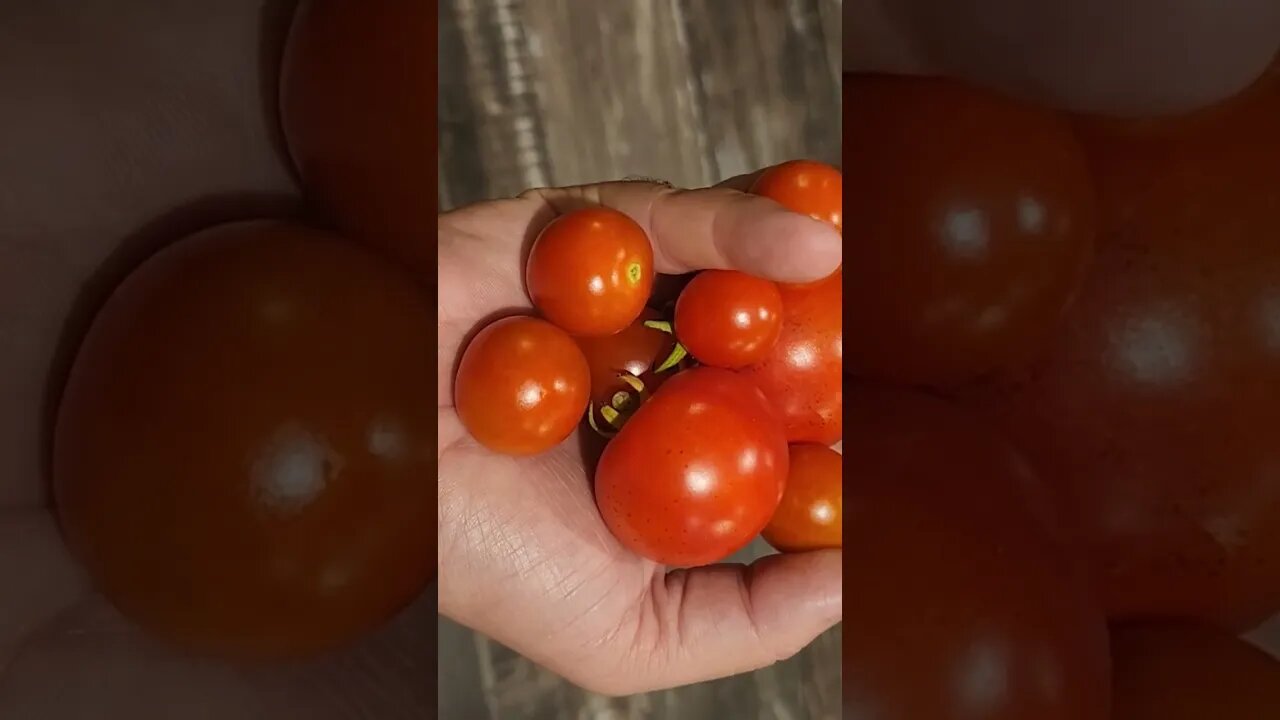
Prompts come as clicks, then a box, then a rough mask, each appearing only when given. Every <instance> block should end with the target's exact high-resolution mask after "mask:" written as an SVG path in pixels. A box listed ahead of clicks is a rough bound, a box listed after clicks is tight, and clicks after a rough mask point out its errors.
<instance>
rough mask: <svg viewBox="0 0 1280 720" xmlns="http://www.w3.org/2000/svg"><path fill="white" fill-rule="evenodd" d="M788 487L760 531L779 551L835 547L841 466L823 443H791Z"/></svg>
mask: <svg viewBox="0 0 1280 720" xmlns="http://www.w3.org/2000/svg"><path fill="white" fill-rule="evenodd" d="M787 467H788V470H787V488H786V490H785V491H784V492H783V493H782V502H780V503H779V504H778V509H777V510H776V511H775V512H774V514H773V519H771V520H770V521H769V524H768V525H767V526H766V527H765V529H764V531H763V532H762V533H761V535H762V536H763V537H764V539H765V541H766V542H768V543H769V544H770V545H772V546H773V547H775V548H777V549H778V550H780V551H782V552H801V551H804V550H818V549H822V548H838V547H840V546H841V544H842V533H843V531H844V466H843V463H842V458H841V456H840V453H838V452H836V451H835V450H832V449H831V448H829V447H827V446H826V445H813V444H807V443H806V444H801V445H792V446H791V447H790V449H789V451H788V462H787Z"/></svg>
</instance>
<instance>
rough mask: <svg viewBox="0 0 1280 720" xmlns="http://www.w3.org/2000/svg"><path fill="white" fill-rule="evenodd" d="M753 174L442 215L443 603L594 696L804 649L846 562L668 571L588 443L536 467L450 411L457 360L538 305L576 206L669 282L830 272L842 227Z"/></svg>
mask: <svg viewBox="0 0 1280 720" xmlns="http://www.w3.org/2000/svg"><path fill="white" fill-rule="evenodd" d="M750 180H751V178H750V177H742V178H735V179H734V180H730V181H728V182H726V183H725V184H723V185H721V186H718V187H716V188H709V189H703V190H694V191H679V190H672V189H669V188H667V187H665V186H663V185H659V184H656V183H648V182H616V183H606V184H602V185H594V186H584V187H577V188H567V189H557V190H536V191H531V192H528V193H525V194H524V195H522V196H521V197H520V198H517V199H513V200H500V201H494V202H489V203H482V204H479V205H474V206H471V207H468V208H464V209H462V210H458V211H455V212H453V213H449V214H446V215H444V216H442V217H441V218H440V221H439V239H440V252H439V261H440V272H439V278H440V286H439V311H440V315H439V331H440V351H439V352H440V355H439V368H440V372H439V393H440V398H441V403H440V418H439V419H440V440H439V459H440V470H439V479H440V495H439V513H440V515H439V528H440V538H439V553H440V582H439V589H440V591H439V599H440V611H441V612H442V613H443V614H445V615H448V616H449V617H451V618H453V619H454V620H457V621H458V622H461V623H462V624H464V625H468V626H470V627H473V628H475V629H478V630H480V631H481V632H484V633H486V634H488V635H490V636H492V637H494V638H495V639H497V640H499V641H501V642H503V643H505V644H507V645H509V646H511V647H512V648H514V649H516V650H518V651H520V652H522V653H524V654H526V655H528V656H530V657H531V658H533V659H534V660H537V661H539V662H541V663H543V664H545V665H546V666H548V667H549V668H551V669H553V670H555V671H557V672H559V673H561V674H563V675H565V676H566V677H568V678H569V679H571V680H574V681H575V682H577V683H579V684H581V685H583V686H585V687H588V688H590V689H593V690H597V691H600V692H605V693H610V694H623V693H631V692H638V691H642V690H648V689H652V688H658V687H671V686H676V685H680V684H684V683H689V682H695V681H699V680H705V679H709V678H714V677H720V676H724V675H729V674H733V673H736V672H742V671H746V670H750V669H754V668H757V667H761V666H764V665H767V664H770V663H772V662H774V661H777V660H779V659H782V658H785V657H788V656H790V655H792V654H794V653H795V652H797V651H798V650H800V649H801V648H802V647H804V645H806V644H807V643H808V642H809V641H811V640H812V639H813V638H814V637H815V636H817V635H818V634H819V633H821V632H822V631H823V630H826V629H827V628H828V627H830V626H831V625H832V624H834V623H835V622H836V621H838V620H839V618H840V600H841V592H840V580H841V575H840V553H839V551H824V552H815V553H808V554H802V555H795V556H787V557H782V556H773V557H769V558H765V559H763V560H761V561H758V562H757V563H755V564H754V565H752V566H750V567H744V566H718V567H714V568H706V569H699V570H692V571H684V570H680V571H674V572H668V571H667V569H666V568H664V567H663V566H661V565H657V564H655V563H653V562H651V561H649V560H646V559H644V558H641V557H639V556H637V555H635V554H633V553H631V552H630V551H628V550H627V549H625V548H623V547H622V546H621V545H620V544H619V543H618V542H617V541H616V540H615V539H614V538H613V537H612V536H611V535H610V534H609V532H608V530H607V529H606V527H605V525H604V523H603V522H602V521H601V519H600V516H599V514H598V512H597V511H596V508H595V503H594V500H593V498H592V493H591V487H590V484H589V480H588V475H587V472H586V468H585V467H584V459H583V457H584V452H583V449H582V448H581V447H580V445H581V442H580V441H585V440H586V439H585V438H579V437H578V436H577V435H576V434H575V436H573V437H571V438H569V440H567V441H566V442H564V443H562V444H561V445H560V446H558V447H556V448H554V449H553V450H551V451H549V452H547V453H544V454H542V455H539V456H536V457H531V458H514V457H505V456H500V455H496V454H494V453H491V452H489V451H487V450H485V449H484V448H482V447H481V446H479V445H478V444H476V443H475V442H474V441H473V440H472V439H471V438H470V437H469V436H468V435H467V433H466V431H465V429H464V428H463V427H462V425H461V423H460V421H459V420H458V417H457V414H456V413H455V412H454V410H453V407H452V379H453V368H454V366H455V364H456V361H457V357H458V354H459V352H460V351H461V349H462V348H463V347H464V345H465V342H466V340H467V338H468V337H469V336H470V334H471V333H473V332H474V331H476V330H478V329H479V328H480V327H482V326H483V325H484V324H486V323H487V322H488V321H490V320H492V319H493V318H495V317H497V316H500V315H504V314H514V313H521V312H531V310H530V308H529V302H528V299H527V296H526V295H525V292H524V289H523V282H522V278H523V272H522V258H523V250H524V249H525V248H527V246H528V243H529V242H531V241H532V239H533V237H534V236H536V234H537V232H538V231H539V230H540V229H541V228H542V227H543V226H545V225H546V224H547V223H548V222H549V221H550V220H551V219H552V218H554V217H555V216H556V215H557V214H559V213H562V212H565V211H567V210H570V209H573V208H575V207H581V206H584V205H604V206H608V207H612V208H615V209H617V210H620V211H622V212H624V213H626V214H628V215H630V216H631V217H632V218H633V219H635V220H636V221H637V222H638V223H639V224H640V225H641V227H643V228H645V230H646V231H647V232H648V234H649V236H650V238H651V239H652V242H653V244H654V257H655V265H656V267H657V270H658V271H659V272H663V273H684V272H689V271H693V270H699V269H707V268H733V269H737V270H742V271H744V272H749V273H752V274H756V275H761V276H765V277H770V278H773V279H778V280H791V281H799V280H811V279H816V278H819V277H822V276H824V275H826V274H828V273H830V272H832V271H833V270H834V269H835V268H836V266H838V265H839V263H840V254H841V244H840V243H841V241H840V237H839V235H838V234H837V233H836V232H834V231H833V230H831V229H830V228H827V227H826V226H824V225H822V224H820V223H818V222H816V221H814V220H811V219H809V218H807V217H803V216H800V215H796V214H793V213H789V212H787V211H785V210H783V209H782V208H781V207H780V206H778V205H776V204H774V203H773V202H771V201H769V200H764V199H761V198H756V197H753V196H750V195H747V194H745V193H743V192H741V188H743V187H745V186H746V185H747V184H749V182H750Z"/></svg>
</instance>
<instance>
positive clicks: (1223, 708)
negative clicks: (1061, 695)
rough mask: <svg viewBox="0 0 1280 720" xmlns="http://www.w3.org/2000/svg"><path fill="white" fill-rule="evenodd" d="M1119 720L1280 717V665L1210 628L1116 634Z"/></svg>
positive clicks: (1170, 626)
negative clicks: (1278, 713) (1279, 712)
mask: <svg viewBox="0 0 1280 720" xmlns="http://www.w3.org/2000/svg"><path fill="white" fill-rule="evenodd" d="M1111 637H1112V639H1111V643H1112V654H1113V657H1114V663H1115V703H1114V708H1115V709H1114V710H1113V714H1112V716H1113V717H1114V718H1115V720H1261V719H1262V718H1270V717H1275V715H1276V713H1277V711H1280V661H1277V660H1276V659H1275V658H1273V657H1271V656H1270V655H1267V654H1266V653H1264V652H1262V651H1261V650H1259V649H1257V648H1256V647H1253V646H1252V645H1250V644H1248V643H1246V642H1245V641H1243V640H1241V639H1239V638H1237V637H1235V636H1234V635H1231V634H1229V633H1226V632H1223V631H1221V630H1216V629H1212V628H1208V627H1203V626H1198V625H1191V624H1177V623H1162V624H1147V625H1136V626H1129V627H1120V628H1117V629H1116V630H1115V632H1114V633H1112V636H1111Z"/></svg>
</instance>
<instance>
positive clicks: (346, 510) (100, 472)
mask: <svg viewBox="0 0 1280 720" xmlns="http://www.w3.org/2000/svg"><path fill="white" fill-rule="evenodd" d="M434 317H435V309H434V308H433V306H432V302H431V298H430V297H429V296H428V295H426V294H425V293H423V292H422V291H421V286H419V285H417V284H415V283H414V282H413V281H412V280H411V279H410V278H409V277H408V276H407V275H406V274H402V273H401V272H400V271H398V270H396V269H395V268H391V267H389V266H388V265H386V264H385V263H384V262H383V261H382V260H380V259H378V258H375V257H373V256H371V255H370V254H368V253H367V252H366V251H364V250H362V249H361V248H360V247H359V246H357V245H355V244H353V243H348V242H346V241H344V240H342V239H338V238H335V237H332V236H330V235H327V234H324V233H320V232H316V231H312V230H307V229H304V228H301V227H296V226H291V225H286V224H280V223H246V224H237V225H229V226H224V227H220V228H215V229H212V230H208V231H206V232H203V233H200V234H198V235H196V236H194V237H192V238H189V239H187V240H183V241H181V242H179V243H178V244H177V245H174V246H173V247H171V248H169V249H166V250H163V251H161V252H160V253H159V254H158V255H156V256H155V257H154V258H152V259H151V260H149V261H148V262H147V263H145V264H144V265H143V266H142V267H141V268H140V269H139V270H138V271H136V272H135V273H134V274H133V275H132V276H130V277H129V278H128V279H127V280H126V281H125V282H124V284H123V285H121V286H120V287H119V288H118V289H117V290H116V291H115V293H114V294H113V295H112V296H111V298H110V300H109V301H108V302H107V304H106V306H105V307H104V308H103V309H102V311H101V312H100V313H99V315H98V317H97V318H96V320H95V321H94V324H93V326H92V328H91V329H90V331H89V333H88V335H87V337H86V338H85V340H84V343H83V345H82V346H81V348H80V353H79V355H78V357H77V358H76V361H75V365H74V368H73V369H72V372H71V375H70V379H69V381H68V383H67V386H66V391H65V394H64V396H63V400H62V404H61V408H60V411H59V414H58V421H57V429H56V433H55V438H54V457H53V479H54V487H55V492H56V500H57V506H58V512H59V515H60V517H61V520H62V526H63V528H64V530H65V534H66V537H67V539H68V541H69V543H70V545H71V547H72V548H73V549H74V551H75V552H76V554H77V555H78V556H79V558H80V559H81V560H82V561H83V563H84V565H85V567H86V568H87V569H88V572H89V575H90V577H91V578H92V579H93V580H94V581H95V583H96V584H97V586H98V587H99V588H100V589H101V591H102V592H103V593H104V594H105V595H106V596H107V597H108V598H109V599H110V600H111V601H112V602H113V603H115V605H116V606H118V607H119V608H120V610H122V611H123V612H124V613H125V614H126V615H128V616H129V617H130V618H132V619H133V620H135V621H137V622H138V623H140V624H141V625H142V626H144V627H145V628H147V629H150V630H152V631H154V632H156V633H159V634H160V635H162V636H164V637H166V638H169V639H171V640H174V641H178V642H181V643H184V644H187V645H190V646H193V647H195V648H197V649H199V650H204V651H210V652H214V653H218V654H227V655H232V656H237V657H244V656H251V657H262V656H272V657H276V656H289V655H300V654H306V653H310V652H314V651H318V650H321V649H325V648H328V647H331V646H334V645H336V644H340V643H344V642H347V641H349V640H351V639H353V638H354V637H355V636H356V635H358V634H360V633H362V632H364V631H366V630H369V629H370V628H372V627H374V626H376V625H379V624H380V623H382V622H383V621H385V620H387V619H388V618H390V617H391V616H392V615H393V614H394V613H395V612H396V611H397V610H399V609H400V608H401V607H403V606H404V605H406V604H407V603H408V602H409V601H410V600H411V599H412V598H414V597H415V596H416V595H417V594H418V593H419V592H421V591H422V588H423V587H424V585H425V584H426V583H427V582H428V580H429V577H430V575H431V574H432V573H433V572H434V568H435V562H436V560H435V556H436V551H435V543H436V534H435V528H434V526H435V504H436V500H435V496H436V489H435V483H434V481H433V480H432V475H433V472H434V468H435V455H434V454H433V451H434V447H435V444H436V443H435V434H436V414H435V413H436V411H435V409H434V405H435V404H436V403H435V402H434V401H435V394H436V388H435V384H434V381H433V379H432V377H431V373H429V372H424V371H423V369H424V368H430V367H431V366H432V364H433V363H434V362H435V342H434V340H433V338H432V334H431V331H430V328H431V327H432V322H433V319H434Z"/></svg>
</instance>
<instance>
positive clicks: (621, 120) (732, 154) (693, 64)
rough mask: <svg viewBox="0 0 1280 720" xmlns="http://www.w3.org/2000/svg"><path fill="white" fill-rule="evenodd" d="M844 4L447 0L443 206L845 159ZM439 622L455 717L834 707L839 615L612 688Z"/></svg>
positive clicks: (823, 714) (448, 702)
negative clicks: (729, 673) (657, 684)
mask: <svg viewBox="0 0 1280 720" xmlns="http://www.w3.org/2000/svg"><path fill="white" fill-rule="evenodd" d="M840 16H841V0H611V1H610V2H588V1H586V0H442V2H441V3H440V98H439V123H440V156H439V157H440V161H439V162H440V166H439V167H440V186H439V187H440V208H441V210H442V211H445V210H449V209H451V208H455V207H459V206H461V205H465V204H468V203H472V202H476V201H479V200H485V199H490V198H496V197H505V196H511V195H515V194H517V193H519V192H521V191H522V190H524V189H526V188H529V187H537V186H547V185H574V184H579V183H588V182H597V181H602V180H616V179H620V178H626V177H647V178H656V179H661V180H666V181H669V182H671V183H673V184H675V185H679V186H700V185H708V184H712V183H715V182H718V181H720V180H723V179H725V178H728V177H732V176H734V175H738V174H741V173H744V172H749V171H752V170H755V169H758V168H760V167H763V166H766V165H770V164H773V163H778V162H782V161H784V160H789V159H793V158H798V157H806V158H811V159H815V160H821V161H824V162H828V163H832V164H834V165H837V166H838V165H839V164H840V147H841V142H840V132H841V130H840V129H841V122H840V102H841V100H840V63H841V22H840ZM767 552H769V549H768V547H767V546H765V545H764V544H763V543H762V542H759V541H757V544H755V545H753V546H752V547H750V548H748V549H747V550H746V551H744V552H743V553H742V554H741V556H740V557H737V558H734V559H735V560H742V561H749V560H750V559H752V558H754V557H757V556H759V555H762V554H765V553H767ZM439 633H440V635H439V659H440V666H439V667H440V669H439V683H440V684H439V687H440V717H442V718H449V719H450V720H453V719H466V720H472V719H474V720H506V719H508V718H510V719H518V720H525V719H528V720H543V719H550V718H568V719H571V720H624V719H625V720H639V719H646V720H647V719H650V718H653V719H655V720H686V719H693V718H699V719H708V718H717V719H719V718H732V719H733V720H836V718H838V716H839V704H840V654H839V653H840V636H839V633H840V629H839V628H838V627H837V628H836V629H835V630H833V631H831V632H829V633H827V634H826V635H825V636H823V637H821V638H819V639H818V641H817V642H815V643H814V644H813V645H812V646H810V647H809V648H808V649H806V650H805V651H804V652H802V653H801V654H800V655H798V656H797V657H795V658H793V659H792V660H790V661H787V662H784V663H780V664H778V665H776V666H774V667H771V668H768V669H765V670H762V671H759V672H756V673H752V674H749V675H743V676H740V677H735V678H729V679H725V680H721V681H717V682H711V683H704V684H701V685H696V686H691V687H687V688H682V689H679V690H673V691H666V692H658V693H651V694H649V695H640V696H634V697H630V698H623V699H606V698H601V697H596V696H593V695H590V694H588V693H584V692H583V691H581V690H578V689H577V688H576V687H574V686H572V685H569V684H568V683H566V682H564V681H562V680H560V679H559V678H558V677H557V676H555V675H552V674H551V673H549V672H546V671H544V670H542V669H541V668H539V667H538V666H536V665H534V664H533V663H531V662H529V661H528V660H526V659H524V658H523V657H521V656H519V655H517V654H516V653H514V652H512V651H510V650H508V649H506V648H505V647H502V646H501V645H498V644H496V643H494V642H492V641H490V640H488V639H487V638H484V637H482V636H479V635H477V634H475V633H472V632H470V631H469V630H466V629H465V628H461V627H459V626H457V625H454V624H452V623H450V622H448V621H447V620H444V619H441V620H440V628H439Z"/></svg>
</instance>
